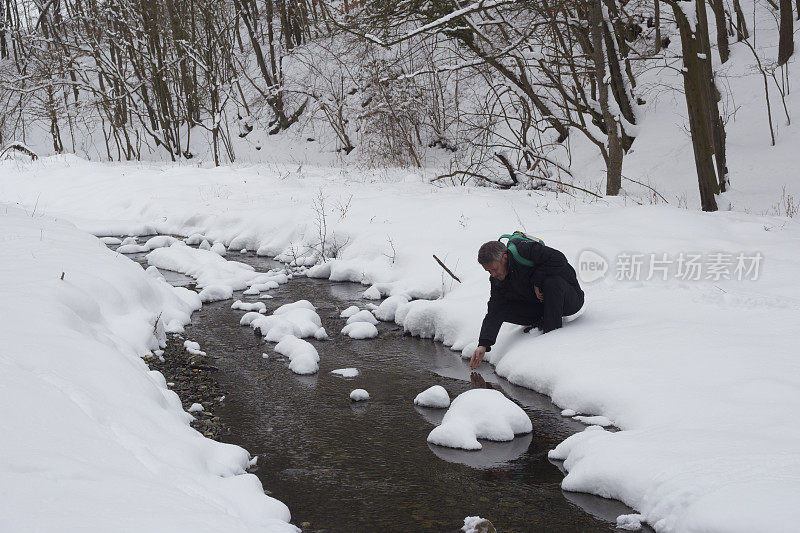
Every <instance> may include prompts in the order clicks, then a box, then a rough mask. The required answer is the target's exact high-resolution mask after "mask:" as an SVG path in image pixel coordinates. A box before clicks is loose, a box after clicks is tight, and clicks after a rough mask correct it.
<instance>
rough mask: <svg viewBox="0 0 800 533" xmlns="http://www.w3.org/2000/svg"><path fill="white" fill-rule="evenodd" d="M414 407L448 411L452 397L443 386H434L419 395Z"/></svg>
mask: <svg viewBox="0 0 800 533" xmlns="http://www.w3.org/2000/svg"><path fill="white" fill-rule="evenodd" d="M414 405H419V406H420V407H431V408H434V409H447V408H448V407H450V396H449V395H448V394H447V391H446V390H445V388H444V387H442V386H441V385H434V386H433V387H430V388H427V389H425V390H424V391H422V392H420V393H419V394H417V397H416V398H414Z"/></svg>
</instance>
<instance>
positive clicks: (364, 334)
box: [342, 322, 378, 339]
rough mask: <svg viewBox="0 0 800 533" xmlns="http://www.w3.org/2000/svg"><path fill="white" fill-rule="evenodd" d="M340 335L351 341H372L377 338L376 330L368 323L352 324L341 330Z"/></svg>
mask: <svg viewBox="0 0 800 533" xmlns="http://www.w3.org/2000/svg"><path fill="white" fill-rule="evenodd" d="M342 335H347V336H348V337H350V338H351V339H374V338H375V337H377V336H378V328H376V327H375V326H374V325H373V324H370V323H369V322H353V323H352V324H347V325H346V326H345V327H344V328H342Z"/></svg>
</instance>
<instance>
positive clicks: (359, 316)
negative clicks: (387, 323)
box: [347, 309, 378, 325]
mask: <svg viewBox="0 0 800 533" xmlns="http://www.w3.org/2000/svg"><path fill="white" fill-rule="evenodd" d="M356 322H368V323H370V324H372V325H376V324H377V323H378V319H377V318H375V315H373V314H372V313H371V312H369V311H367V310H366V309H364V310H363V311H359V312H358V313H355V314H353V315H351V316H350V317H349V318H348V319H347V323H348V324H354V323H356Z"/></svg>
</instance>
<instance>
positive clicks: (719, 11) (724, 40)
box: [703, 0, 791, 63]
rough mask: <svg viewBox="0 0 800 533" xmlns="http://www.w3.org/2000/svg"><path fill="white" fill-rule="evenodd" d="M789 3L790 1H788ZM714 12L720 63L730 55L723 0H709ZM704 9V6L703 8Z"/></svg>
mask: <svg viewBox="0 0 800 533" xmlns="http://www.w3.org/2000/svg"><path fill="white" fill-rule="evenodd" d="M789 1H790V2H791V0H789ZM709 4H711V9H712V10H713V11H714V24H715V25H716V26H717V52H718V53H719V60H720V61H721V62H722V63H725V62H726V61H728V58H729V57H730V55H731V52H730V49H729V48H728V27H727V25H726V24H725V5H724V3H723V0H709ZM703 9H705V6H703Z"/></svg>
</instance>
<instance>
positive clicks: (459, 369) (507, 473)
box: [128, 252, 633, 533]
mask: <svg viewBox="0 0 800 533" xmlns="http://www.w3.org/2000/svg"><path fill="white" fill-rule="evenodd" d="M145 256H146V254H134V255H130V256H128V257H130V258H131V259H133V260H135V261H137V262H139V263H140V264H142V265H144V266H145V267H146V266H147V265H146V259H145ZM228 259H230V260H235V261H240V262H243V263H247V264H250V265H252V266H253V267H255V268H256V270H258V271H259V272H265V271H267V270H269V269H270V268H274V267H276V266H280V264H278V263H276V262H274V261H272V260H269V259H266V258H263V257H257V256H256V255H255V254H253V253H252V252H251V253H248V254H238V253H232V254H229V257H228ZM162 274H164V275H165V277H166V279H167V281H168V282H170V283H171V284H173V285H184V286H190V287H191V286H193V284H194V282H193V280H192V279H191V278H188V277H186V276H183V275H182V274H178V273H174V272H168V271H163V270H162ZM364 290H365V287H364V286H362V285H359V284H355V283H334V282H330V281H327V280H316V279H309V278H305V277H295V278H294V279H293V280H291V281H289V283H288V284H286V285H282V286H280V287H279V288H277V289H273V290H271V291H269V294H271V295H273V296H274V298H273V299H261V300H259V298H258V296H251V297H243V296H242V294H241V292H237V293H235V294H234V300H235V299H241V300H243V301H262V302H264V303H265V304H266V305H267V312H268V313H271V312H272V310H274V309H276V308H277V307H279V306H280V305H283V304H285V303H290V302H294V301H297V300H301V299H306V300H309V301H310V302H311V303H313V304H314V305H315V306H316V307H317V313H318V314H319V315H320V317H321V318H322V323H323V326H324V327H325V329H326V330H327V331H328V334H329V335H330V337H331V338H330V339H329V340H325V341H316V340H314V339H307V340H309V341H310V342H311V343H312V344H313V345H314V346H315V347H316V348H317V350H318V351H319V355H320V363H319V372H318V373H317V374H314V375H312V376H299V375H296V374H294V373H292V372H291V371H290V370H289V369H288V360H287V359H286V358H284V357H283V356H281V355H279V354H277V353H276V352H275V351H274V350H273V348H274V344H272V343H266V342H264V341H263V339H262V338H261V337H260V336H257V335H255V334H254V332H253V330H252V329H251V328H249V327H242V326H240V325H239V319H240V318H241V316H242V315H243V314H244V313H243V312H241V311H234V310H232V309H231V308H230V307H231V303H232V300H224V301H220V302H214V303H210V304H204V305H203V308H202V309H201V310H200V311H197V312H196V313H194V314H193V315H192V323H191V324H190V325H189V326H187V327H186V333H185V334H184V335H182V336H181V337H182V338H185V339H189V340H193V341H197V342H199V343H200V346H201V349H202V350H204V351H206V352H207V353H208V354H209V355H210V356H213V357H216V359H215V360H214V365H215V367H216V368H218V369H219V371H217V372H215V374H214V379H215V380H216V382H218V384H219V388H220V389H221V390H224V391H225V396H224V400H223V401H222V402H217V403H215V404H214V405H213V406H212V407H208V409H209V410H212V411H213V414H214V415H215V416H217V417H219V419H220V420H221V421H222V422H223V423H224V424H225V426H227V428H228V431H227V433H226V434H224V435H222V436H221V437H219V438H220V440H223V441H225V442H230V443H233V444H237V445H239V446H242V447H244V448H245V449H246V450H248V451H249V452H250V454H251V455H254V456H258V462H257V465H256V466H255V467H254V468H253V469H251V471H252V472H253V473H254V474H255V475H257V476H258V477H259V478H260V479H261V482H262V483H263V485H264V488H265V489H266V490H267V492H268V494H271V495H273V496H274V497H276V498H278V499H279V500H281V501H282V502H284V503H285V504H286V505H288V506H289V509H290V510H291V512H292V522H293V523H294V524H295V525H297V526H298V527H301V528H302V529H303V531H319V532H321V531H331V532H333V531H336V532H361V531H364V532H373V531H448V532H450V531H452V532H455V531H460V528H461V526H462V525H463V520H464V517H466V516H475V515H480V516H482V517H484V518H487V519H489V520H490V521H491V522H492V523H493V524H494V526H495V527H496V528H497V531H499V532H501V533H507V532H515V531H547V532H559V531H565V532H568V531H614V530H616V517H617V516H618V515H620V514H627V513H631V512H633V511H632V510H631V509H630V508H628V507H626V506H625V505H623V504H621V503H620V502H617V501H614V500H606V499H603V498H599V497H595V496H590V495H587V494H578V493H569V492H565V491H562V490H561V487H560V483H561V481H562V479H563V477H564V474H563V473H562V471H561V469H560V465H558V464H557V463H554V462H551V461H550V460H548V458H547V452H548V451H549V450H550V449H552V448H554V447H555V446H556V445H557V444H558V443H559V442H561V441H562V440H564V439H565V438H566V437H568V436H569V435H571V434H573V433H576V432H579V431H582V430H583V429H584V427H585V426H584V425H583V424H580V423H578V422H575V421H573V420H571V419H569V418H564V417H561V416H560V410H559V409H558V408H557V407H556V406H554V405H553V404H552V403H551V402H550V401H549V399H548V398H547V397H546V396H543V395H540V394H538V393H536V392H533V391H531V390H528V389H525V388H522V387H517V386H514V385H511V384H510V383H508V382H507V381H505V380H503V379H501V378H499V377H497V376H496V375H495V374H494V372H493V371H492V368H491V367H490V366H489V365H486V364H484V365H482V366H481V369H480V370H481V375H482V377H483V379H484V380H485V381H486V382H487V383H488V386H490V387H492V388H496V389H499V390H501V391H502V392H503V393H505V394H506V396H508V397H510V398H511V399H513V400H514V401H515V402H517V403H518V404H519V405H520V406H521V407H522V408H523V409H524V410H525V411H526V413H527V414H528V415H529V416H530V418H531V420H532V422H533V433H532V434H530V435H525V436H521V437H517V438H515V439H514V440H513V441H512V442H507V443H495V442H487V441H482V444H483V450H481V451H472V452H468V451H460V450H454V449H449V448H443V447H439V446H434V445H429V444H428V443H427V442H426V437H427V435H428V433H429V432H430V431H431V429H433V427H434V426H435V425H436V424H438V423H439V421H440V420H441V417H442V416H443V414H444V412H445V410H443V409H426V408H420V407H416V406H415V405H414V403H413V400H414V397H415V396H416V395H417V394H418V393H419V392H421V391H423V390H425V389H427V388H428V387H430V386H432V385H442V386H443V387H444V388H445V389H447V392H448V393H449V395H450V397H451V399H452V398H455V397H456V396H457V395H458V394H460V393H462V392H464V391H467V390H469V389H470V388H471V387H473V384H472V383H471V380H470V371H469V366H468V361H464V360H462V359H461V357H460V354H459V353H457V352H453V351H451V350H449V349H447V348H445V347H444V346H442V345H441V344H440V343H436V342H434V341H432V340H428V339H418V338H413V337H409V336H406V335H404V334H403V330H402V328H401V327H399V326H397V325H396V324H393V323H380V324H379V325H378V330H379V336H378V338H376V339H372V340H352V339H350V338H348V337H346V336H343V335H341V334H339V331H340V330H341V329H342V327H344V324H345V319H343V318H339V313H340V312H341V310H343V309H345V308H347V307H349V306H350V305H358V306H359V307H362V308H363V307H364V306H365V305H366V303H367V301H366V300H363V299H362V298H361V294H362V293H363V291H364ZM182 342H183V341H182V340H180V343H181V344H182ZM262 354H267V355H268V358H264V357H263V356H262ZM344 367H355V368H357V369H358V370H359V372H360V374H359V375H358V376H357V377H355V378H343V377H340V376H338V375H334V374H331V373H330V372H331V370H334V369H339V368H344ZM168 380H169V377H168ZM479 381H480V380H479ZM356 388H363V389H366V390H367V391H368V392H369V394H370V399H369V400H368V401H366V402H357V403H354V402H351V401H350V399H349V394H350V391H351V390H353V389H356Z"/></svg>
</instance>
